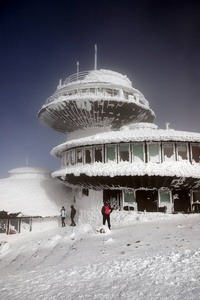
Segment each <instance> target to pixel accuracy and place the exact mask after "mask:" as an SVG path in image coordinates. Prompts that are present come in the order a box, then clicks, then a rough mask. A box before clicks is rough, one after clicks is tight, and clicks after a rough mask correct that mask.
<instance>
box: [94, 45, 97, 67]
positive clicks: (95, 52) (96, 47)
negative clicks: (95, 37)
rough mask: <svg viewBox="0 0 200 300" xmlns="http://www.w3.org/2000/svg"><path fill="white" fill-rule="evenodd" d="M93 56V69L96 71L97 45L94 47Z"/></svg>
mask: <svg viewBox="0 0 200 300" xmlns="http://www.w3.org/2000/svg"><path fill="white" fill-rule="evenodd" d="M94 49H95V56H94V69H95V70H97V45H94Z"/></svg>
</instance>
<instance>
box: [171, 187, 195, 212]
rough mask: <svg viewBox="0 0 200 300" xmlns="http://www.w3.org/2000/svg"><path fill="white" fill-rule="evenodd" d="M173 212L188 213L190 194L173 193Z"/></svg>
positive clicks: (182, 192)
mask: <svg viewBox="0 0 200 300" xmlns="http://www.w3.org/2000/svg"><path fill="white" fill-rule="evenodd" d="M173 199H174V211H175V212H190V211H191V203H190V194H189V192H188V191H176V192H174V193H173Z"/></svg>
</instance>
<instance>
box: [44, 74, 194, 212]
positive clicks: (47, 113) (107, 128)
mask: <svg viewBox="0 0 200 300" xmlns="http://www.w3.org/2000/svg"><path fill="white" fill-rule="evenodd" d="M38 118H39V120H40V122H41V123H42V124H45V125H47V126H50V127H52V128H53V129H55V130H57V131H60V132H63V133H67V138H68V141H67V142H65V143H63V144H61V145H59V146H57V147H55V148H54V149H53V150H52V151H51V154H52V155H54V156H55V157H58V158H60V159H61V168H60V170H57V171H55V172H54V173H53V174H52V176H53V177H56V178H58V179H60V180H62V181H63V182H65V183H66V184H67V185H68V186H70V187H72V189H73V191H74V199H75V198H78V199H85V198H84V197H86V196H87V197H89V198H91V199H95V200H96V201H97V203H98V202H102V199H103V200H106V201H108V202H110V204H111V206H113V207H114V208H115V209H123V208H127V207H128V209H129V208H131V209H135V210H139V211H144V210H146V211H159V210H162V211H164V210H166V209H167V210H168V211H176V212H177V211H187V212H189V211H192V209H193V203H198V202H197V200H200V134H199V133H192V132H183V131H175V130H172V129H169V126H167V127H166V129H165V130H161V129H158V128H157V126H156V125H154V124H152V122H153V121H154V118H155V114H154V112H153V111H152V110H151V109H150V107H149V103H148V101H147V100H146V99H145V97H144V95H143V94H142V93H141V92H140V91H138V90H137V89H135V88H133V87H132V83H131V81H130V80H129V79H128V78H127V77H126V76H125V75H122V74H119V73H117V72H113V71H109V70H93V71H87V72H81V73H77V74H75V75H72V76H70V77H69V78H67V79H66V80H65V81H64V83H63V84H62V83H61V82H60V84H59V86H58V88H57V91H56V92H55V93H54V94H53V96H51V97H50V98H48V99H47V101H46V103H45V105H43V107H42V108H41V110H40V111H39V113H38ZM81 191H82V195H81Z"/></svg>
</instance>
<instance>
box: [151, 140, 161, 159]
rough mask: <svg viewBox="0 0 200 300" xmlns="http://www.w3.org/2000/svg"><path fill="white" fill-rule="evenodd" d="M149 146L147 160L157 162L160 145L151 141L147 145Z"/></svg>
mask: <svg viewBox="0 0 200 300" xmlns="http://www.w3.org/2000/svg"><path fill="white" fill-rule="evenodd" d="M148 148H149V161H151V162H155V163H159V162H160V151H159V150H160V145H159V144H156V143H153V144H149V145H148Z"/></svg>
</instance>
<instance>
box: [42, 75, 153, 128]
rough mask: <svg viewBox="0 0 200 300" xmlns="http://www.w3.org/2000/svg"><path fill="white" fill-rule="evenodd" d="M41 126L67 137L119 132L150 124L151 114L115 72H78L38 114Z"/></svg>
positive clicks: (139, 95) (137, 93)
mask: <svg viewBox="0 0 200 300" xmlns="http://www.w3.org/2000/svg"><path fill="white" fill-rule="evenodd" d="M38 118H39V120H40V122H41V123H42V124H44V125H47V126H49V127H52V128H53V129H55V130H57V131H60V132H63V133H70V132H74V131H78V130H85V129H88V128H94V127H96V128H104V129H105V130H106V128H109V129H111V130H116V129H119V128H120V127H121V126H124V125H128V124H130V123H133V122H152V121H153V120H154V118H155V114H154V112H153V111H152V110H151V109H150V108H149V103H148V101H147V100H146V99H145V97H144V95H142V93H140V92H139V91H138V90H136V89H135V88H133V87H132V83H131V81H130V80H129V79H128V78H127V77H126V76H125V75H122V74H120V73H117V72H113V71H109V70H93V71H87V72H80V73H77V74H74V75H72V76H70V77H68V78H67V79H66V80H65V81H64V83H63V84H61V83H60V84H59V86H58V88H57V90H56V92H55V93H54V94H53V96H51V97H50V98H48V99H47V101H46V103H45V105H43V107H42V108H41V110H40V111H39V113H38Z"/></svg>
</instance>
